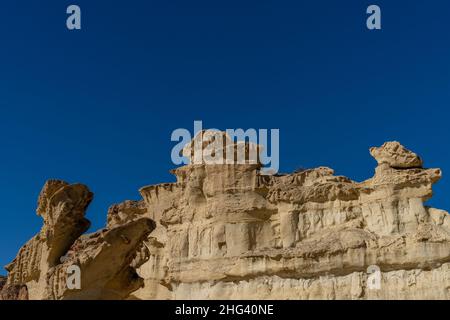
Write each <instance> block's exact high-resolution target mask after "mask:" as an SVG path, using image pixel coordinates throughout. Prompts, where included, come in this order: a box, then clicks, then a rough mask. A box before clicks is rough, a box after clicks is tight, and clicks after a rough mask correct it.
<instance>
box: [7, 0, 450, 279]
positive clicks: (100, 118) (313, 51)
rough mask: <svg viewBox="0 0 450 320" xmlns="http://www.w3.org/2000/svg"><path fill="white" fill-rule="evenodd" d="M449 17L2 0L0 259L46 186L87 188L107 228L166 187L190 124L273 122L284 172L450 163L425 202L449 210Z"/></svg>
mask: <svg viewBox="0 0 450 320" xmlns="http://www.w3.org/2000/svg"><path fill="white" fill-rule="evenodd" d="M70 4H77V5H79V6H80V7H81V10H82V30H80V31H68V30H67V29H66V27H65V20H66V14H65V11H66V7H67V6H68V5H70ZM370 4H378V5H379V6H380V7H381V10H382V30H381V31H368V30H367V29H366V27H365V20H366V17H367V16H366V14H365V11H366V8H367V6H368V5H370ZM449 16H450V3H449V2H448V1H447V0H433V1H406V0H396V1H361V0H359V1H356V0H354V1H337V0H336V1H332V0H330V1H299V0H296V1H282V0H277V1H275V0H273V1H266V0H259V1H242V0H241V1H235V0H227V1H222V0H214V1H211V0H208V1H206V0H205V1H203V0H202V1H198V0H191V1H185V0H184V1H182V0H167V1H148V0H129V1H126V2H122V1H117V2H113V1H104V0H96V1H92V0H89V1H87V0H73V1H71V2H69V1H60V0H58V1H49V0H48V1H44V0H41V1H32V0H29V1H24V0H14V1H12V0H8V1H2V2H1V4H0V35H1V38H0V40H1V44H0V45H1V47H0V48H1V50H0V68H1V69H0V111H1V114H0V147H1V150H2V156H1V157H0V191H1V192H0V217H1V220H0V221H1V225H0V265H5V264H6V263H8V262H10V261H11V260H12V259H13V258H14V256H15V255H16V253H17V250H18V249H19V248H20V246H22V245H23V244H24V243H25V242H26V241H27V240H28V239H29V238H31V237H32V236H33V235H34V234H35V233H36V232H38V230H39V229H40V227H41V219H40V218H39V217H37V216H36V215H35V208H36V201H37V196H38V194H39V191H40V189H41V187H42V185H43V184H44V182H45V181H46V180H47V179H49V178H59V179H64V180H67V181H69V182H81V183H85V184H87V185H88V186H89V187H90V188H91V189H92V191H93V192H94V193H95V199H94V201H93V203H92V205H91V207H90V208H89V211H88V215H87V217H88V218H89V219H90V220H91V221H92V222H93V227H92V229H97V228H100V227H102V226H103V224H104V222H105V217H106V212H107V208H108V207H109V206H110V205H111V204H113V203H117V202H121V201H123V200H126V199H139V194H138V189H139V188H140V187H141V186H144V185H148V184H155V183H159V182H167V181H173V177H172V176H171V175H170V174H169V173H168V171H169V170H170V169H172V168H173V167H174V166H173V164H172V163H171V159H170V151H171V149H172V147H173V146H174V143H173V142H171V141H170V134H171V132H172V131H173V130H174V129H176V128H187V129H190V130H193V122H194V120H202V121H203V123H204V126H206V127H215V128H219V129H226V128H244V129H246V128H267V129H271V128H279V129H280V141H281V146H280V147H281V151H280V161H281V171H283V172H288V171H292V170H294V169H296V168H298V167H315V166H320V165H326V166H330V167H332V168H334V169H335V170H336V173H337V174H342V175H346V176H349V177H351V178H352V179H354V180H364V179H366V178H369V177H370V176H371V175H372V174H373V169H374V167H375V161H374V160H373V159H372V158H371V157H370V155H369V153H368V149H369V147H371V146H378V145H381V144H382V143H383V142H384V141H387V140H399V141H400V142H402V143H403V144H404V145H406V146H407V147H409V148H410V149H412V150H414V151H416V152H417V153H419V154H420V155H421V156H422V157H423V158H424V159H425V164H426V166H429V167H440V168H442V169H443V172H444V178H443V180H442V181H441V182H439V184H438V185H437V186H436V187H435V197H434V198H433V200H432V201H431V204H432V205H434V206H436V207H439V208H443V209H450V199H449V197H448V196H447V195H449V194H450V178H447V175H446V173H447V172H450V152H449V148H448V142H449V136H450V126H449V120H450V111H449V107H450V90H449V89H450V88H449V87H450V59H449V57H450V36H449V35H450V32H449V29H450V19H449ZM0 273H4V271H3V270H2V271H0Z"/></svg>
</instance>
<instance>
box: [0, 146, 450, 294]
mask: <svg viewBox="0 0 450 320" xmlns="http://www.w3.org/2000/svg"><path fill="white" fill-rule="evenodd" d="M247 149H248V148H247ZM186 150H187V149H186ZM186 150H184V152H185V153H186V154H188V155H189V156H192V157H193V156H194V155H193V153H192V152H193V151H192V150H191V149H189V150H187V151H186ZM370 153H371V155H372V156H373V157H374V158H375V159H376V160H377V163H378V166H377V167H376V169H375V174H374V176H373V177H372V178H370V179H368V180H367V181H364V182H355V181H352V180H350V179H349V178H346V177H343V176H336V175H334V172H333V170H332V169H330V168H326V167H319V168H315V169H309V170H302V171H298V172H295V173H293V174H285V175H273V176H267V175H262V174H261V169H262V168H261V165H260V164H259V163H258V162H254V161H249V162H248V163H246V164H206V163H200V164H191V165H187V166H184V167H180V168H177V169H175V170H173V174H174V175H175V176H176V179H177V181H176V182H174V183H167V184H159V185H153V186H147V187H144V188H142V189H141V190H140V193H141V195H142V200H140V201H126V202H124V203H122V204H118V205H114V206H112V207H111V208H110V210H109V212H108V223H107V226H106V228H105V229H104V230H101V231H99V232H97V233H94V234H89V235H83V233H84V232H85V231H86V230H87V229H88V227H89V222H88V221H87V220H86V219H85V217H84V213H85V210H86V208H87V206H88V204H89V202H90V201H91V200H92V193H91V192H90V191H89V190H88V188H87V187H86V186H83V185H79V184H75V185H69V184H67V183H65V182H62V181H49V182H47V184H46V185H45V186H44V189H43V191H42V193H41V196H40V198H39V203H38V214H39V215H40V216H42V218H43V220H44V225H43V227H42V230H41V232H40V233H39V234H38V235H36V236H35V237H34V238H33V239H31V240H30V241H29V242H28V243H27V244H26V245H25V246H24V247H22V249H21V250H20V251H19V254H18V256H17V257H16V259H15V260H14V261H13V262H12V263H11V264H10V265H8V266H7V267H6V269H7V270H8V272H9V273H8V278H7V281H6V284H5V285H4V287H3V290H2V296H5V298H19V295H20V294H19V293H18V289H17V288H19V291H20V290H22V294H21V298H29V299H441V300H448V299H450V217H449V215H448V213H447V212H446V211H444V210H439V209H435V208H431V207H428V206H425V205H424V202H426V201H427V200H429V199H430V198H431V196H432V186H433V184H434V183H436V182H437V181H438V180H439V179H440V178H441V170H439V169H426V168H424V167H423V161H422V159H421V158H420V157H419V156H417V155H416V154H415V153H413V152H411V151H409V150H407V149H406V148H405V147H403V146H402V145H401V144H400V143H398V142H387V143H385V144H384V145H383V146H381V147H379V148H372V149H371V150H370ZM71 265H78V266H79V267H80V269H81V274H82V277H81V289H79V290H70V289H68V288H67V286H66V278H67V272H66V270H67V268H69V267H70V266H71ZM371 268H375V269H377V270H379V273H378V274H377V275H379V282H380V283H379V286H378V287H377V288H374V287H373V286H371V285H370V281H372V279H373V274H372V273H370V272H368V270H370V269H371ZM12 288H15V291H14V290H13V291H14V292H15V295H14V294H13V295H12V296H8V295H7V294H3V292H6V290H12ZM0 289H1V288H0ZM25 290H26V295H25V294H24V291H25Z"/></svg>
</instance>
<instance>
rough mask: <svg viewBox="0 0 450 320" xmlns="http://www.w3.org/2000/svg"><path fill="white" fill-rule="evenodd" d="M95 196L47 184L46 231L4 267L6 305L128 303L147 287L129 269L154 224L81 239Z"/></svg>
mask: <svg viewBox="0 0 450 320" xmlns="http://www.w3.org/2000/svg"><path fill="white" fill-rule="evenodd" d="M92 196H93V195H92V193H91V192H90V191H89V189H88V188H87V187H86V186H84V185H81V184H73V185H69V184H68V183H66V182H64V181H59V180H50V181H48V182H47V183H46V184H45V186H44V188H43V189H42V191H41V194H40V196H39V201H38V209H37V213H38V215H40V216H41V217H42V218H43V220H44V225H43V227H42V229H41V231H40V232H39V233H38V234H37V235H36V236H35V237H33V238H32V239H31V240H30V241H28V243H27V244H25V245H24V246H23V247H22V248H21V249H20V251H19V253H18V255H17V257H16V259H14V261H13V262H12V263H11V264H9V265H8V266H6V270H7V271H8V272H9V273H8V279H7V282H6V284H5V286H4V288H3V289H2V297H3V299H20V298H22V299H25V298H29V299H124V298H127V297H128V295H129V294H130V293H131V292H133V291H135V290H136V289H138V288H139V287H140V286H141V285H142V284H143V279H141V278H139V276H138V275H137V274H136V272H135V269H134V268H132V267H131V263H132V261H133V260H134V259H135V257H136V255H137V254H138V249H139V248H140V246H141V245H142V243H143V240H144V239H146V238H147V236H148V235H149V234H150V232H151V231H152V230H153V229H154V228H155V224H154V222H153V221H151V220H150V219H148V218H145V217H138V218H137V219H135V220H132V219H129V220H127V221H126V222H125V221H124V222H123V223H122V224H120V225H114V226H110V227H108V228H107V229H104V230H101V231H98V232H96V233H94V234H88V235H83V233H84V232H86V230H87V229H88V228H89V225H90V223H89V221H88V220H87V219H86V218H85V217H84V215H85V211H86V209H87V207H88V205H89V204H90V202H91V200H92ZM73 266H76V267H77V268H79V271H80V275H81V277H80V279H81V289H80V290H70V289H69V287H68V285H67V282H68V275H69V271H70V270H71V269H70V268H71V267H73ZM25 293H26V294H25Z"/></svg>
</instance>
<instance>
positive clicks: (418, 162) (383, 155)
mask: <svg viewBox="0 0 450 320" xmlns="http://www.w3.org/2000/svg"><path fill="white" fill-rule="evenodd" d="M370 154H371V155H372V157H374V158H375V160H377V162H378V164H379V165H381V164H383V163H387V164H388V165H389V166H390V167H391V168H396V169H411V168H422V167H423V162H422V159H421V158H420V157H419V156H418V155H417V154H415V153H414V152H412V151H410V150H408V149H406V148H405V147H404V146H402V145H401V144H400V143H399V142H397V141H391V142H386V143H384V144H383V145H382V146H381V147H379V148H376V147H374V148H371V149H370Z"/></svg>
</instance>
